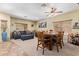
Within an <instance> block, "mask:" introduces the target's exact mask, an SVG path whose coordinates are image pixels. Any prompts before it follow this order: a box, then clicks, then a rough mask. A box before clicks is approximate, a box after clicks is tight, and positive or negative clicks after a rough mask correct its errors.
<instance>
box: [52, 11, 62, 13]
mask: <svg viewBox="0 0 79 59" xmlns="http://www.w3.org/2000/svg"><path fill="white" fill-rule="evenodd" d="M54 13H63V11H57V12H54Z"/></svg>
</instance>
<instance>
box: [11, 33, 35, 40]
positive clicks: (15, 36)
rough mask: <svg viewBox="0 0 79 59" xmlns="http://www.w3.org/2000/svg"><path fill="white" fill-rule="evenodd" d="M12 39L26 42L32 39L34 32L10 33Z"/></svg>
mask: <svg viewBox="0 0 79 59" xmlns="http://www.w3.org/2000/svg"><path fill="white" fill-rule="evenodd" d="M12 38H13V39H21V40H23V41H24V40H28V39H33V38H34V32H30V31H14V32H13V33H12Z"/></svg>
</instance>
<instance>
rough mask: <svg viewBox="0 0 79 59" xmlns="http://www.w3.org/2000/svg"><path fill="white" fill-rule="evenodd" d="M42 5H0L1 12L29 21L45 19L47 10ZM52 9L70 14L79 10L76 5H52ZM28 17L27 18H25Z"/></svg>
mask: <svg viewBox="0 0 79 59" xmlns="http://www.w3.org/2000/svg"><path fill="white" fill-rule="evenodd" d="M41 4H42V3H0V12H4V13H8V14H10V15H11V16H13V17H17V18H21V19H29V20H34V21H36V20H40V19H45V18H46V17H47V14H46V13H44V12H45V11H46V10H45V9H44V8H42V7H41ZM50 5H51V7H56V8H57V10H59V11H63V13H65V12H69V11H71V10H74V9H76V8H78V7H79V6H78V5H77V4H76V3H51V4H50ZM24 16H27V17H24Z"/></svg>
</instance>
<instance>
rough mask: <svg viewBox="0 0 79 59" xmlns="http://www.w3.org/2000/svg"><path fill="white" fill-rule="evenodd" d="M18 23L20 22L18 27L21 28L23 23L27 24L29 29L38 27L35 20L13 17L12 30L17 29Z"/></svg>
mask: <svg viewBox="0 0 79 59" xmlns="http://www.w3.org/2000/svg"><path fill="white" fill-rule="evenodd" d="M16 24H20V25H18V26H19V27H18V28H20V30H21V27H22V24H27V30H30V31H33V30H35V29H36V27H35V22H34V21H27V20H22V19H16V18H12V19H11V29H12V30H11V32H13V31H14V30H16ZM32 25H33V26H32ZM22 30H23V29H22Z"/></svg>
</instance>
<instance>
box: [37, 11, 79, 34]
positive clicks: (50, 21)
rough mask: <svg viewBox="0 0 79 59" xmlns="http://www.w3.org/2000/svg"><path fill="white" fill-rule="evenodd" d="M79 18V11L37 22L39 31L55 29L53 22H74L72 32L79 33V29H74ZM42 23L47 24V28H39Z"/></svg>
mask: <svg viewBox="0 0 79 59" xmlns="http://www.w3.org/2000/svg"><path fill="white" fill-rule="evenodd" d="M77 18H78V19H79V10H75V11H71V12H68V13H64V14H61V15H58V16H53V17H51V18H48V19H45V20H40V21H38V22H37V30H50V29H54V27H53V22H58V21H66V20H72V24H71V28H72V32H73V33H75V32H79V29H73V24H74V22H75V21H77ZM41 22H47V28H39V27H38V26H39V23H41Z"/></svg>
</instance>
